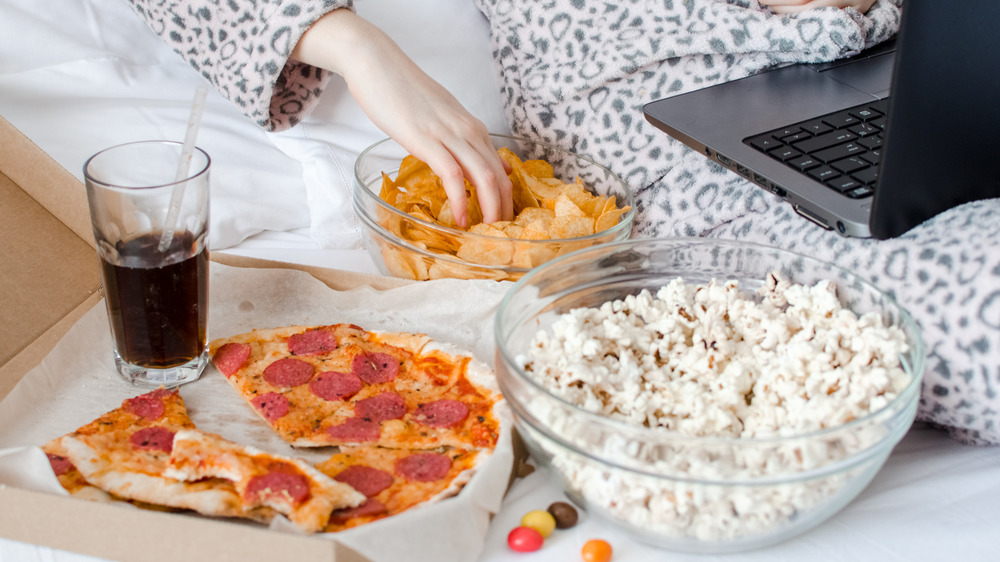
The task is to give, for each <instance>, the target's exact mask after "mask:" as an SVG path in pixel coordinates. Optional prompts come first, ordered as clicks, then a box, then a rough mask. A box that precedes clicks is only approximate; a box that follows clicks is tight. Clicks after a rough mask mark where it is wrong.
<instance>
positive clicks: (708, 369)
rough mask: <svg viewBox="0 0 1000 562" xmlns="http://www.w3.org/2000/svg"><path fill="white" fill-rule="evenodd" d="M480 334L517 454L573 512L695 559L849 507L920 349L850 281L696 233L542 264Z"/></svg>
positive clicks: (892, 431) (870, 290)
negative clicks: (492, 348) (486, 337)
mask: <svg viewBox="0 0 1000 562" xmlns="http://www.w3.org/2000/svg"><path fill="white" fill-rule="evenodd" d="M494 333H495V337H496V343H497V346H496V349H497V351H496V369H497V376H498V379H499V383H500V387H501V390H502V392H503V394H504V396H505V397H506V399H507V401H508V402H509V403H510V405H511V408H512V409H513V411H514V415H515V423H516V426H517V428H518V430H519V433H520V434H521V435H522V437H523V438H524V440H525V442H526V444H527V445H528V448H529V450H530V451H531V454H532V456H533V457H534V458H535V459H537V460H538V462H539V463H540V464H541V465H543V466H546V467H547V468H548V470H549V472H550V473H551V474H552V475H553V477H554V478H557V479H558V480H559V481H560V483H561V485H563V486H564V487H565V489H566V491H567V493H568V494H570V496H571V497H573V498H574V500H576V501H577V502H579V504H580V505H581V506H583V507H584V508H585V509H586V510H587V511H588V513H590V514H591V515H594V516H597V517H601V518H603V519H606V520H607V521H609V522H611V523H613V524H615V525H617V526H618V527H620V528H622V529H624V530H626V531H627V532H628V533H630V534H631V535H633V536H634V537H635V538H637V539H639V540H642V541H645V542H649V543H653V544H656V545H659V546H662V547H665V548H667V549H672V550H679V551H685V552H696V553H723V552H737V551H743V550H749V549H754V548H759V547H763V546H767V545H770V544H774V543H777V542H781V541H784V540H787V539H789V538H792V537H795V536H797V535H799V534H801V533H803V532H805V531H807V530H809V529H811V528H813V527H814V526H816V525H818V524H820V523H822V522H823V521H825V520H826V519H828V518H829V517H831V516H832V515H834V514H835V513H837V512H838V511H839V510H840V509H841V508H843V507H844V506H845V505H847V504H848V503H849V502H850V501H851V500H853V499H854V498H855V497H856V496H857V495H858V493H860V492H861V490H862V489H864V487H865V486H866V485H867V484H868V483H869V482H870V481H871V479H872V478H873V477H874V475H875V474H876V473H877V472H878V470H879V469H880V468H881V466H882V465H883V463H884V462H885V460H886V458H887V457H888V456H889V454H890V452H891V451H892V449H893V447H894V446H895V445H896V443H897V442H898V441H899V440H900V439H901V438H902V437H903V435H904V434H905V433H906V431H907V430H908V429H909V427H910V425H911V423H912V422H913V419H914V416H915V414H916V408H917V402H918V398H919V391H920V380H921V376H922V370H923V357H924V347H923V344H922V342H921V338H920V333H919V330H918V328H917V326H916V324H915V323H914V321H913V320H912V318H911V317H910V315H909V314H908V313H907V311H906V310H904V309H903V308H901V307H900V306H899V304H897V303H896V302H895V300H893V299H892V298H891V297H890V296H889V295H887V294H886V293H885V292H883V291H881V290H879V289H878V288H877V287H875V286H874V285H872V284H870V283H868V282H867V281H865V280H864V279H862V278H861V277H859V276H857V275H855V274H854V273H852V272H850V271H847V270H844V269H841V268H839V267H837V266H835V265H832V264H829V263H826V262H823V261H820V260H817V259H814V258H811V257H809V256H805V255H800V254H796V253H792V252H788V251H784V250H780V249H776V248H770V247H765V246H760V245H754V244H749V243H742V242H736V241H726V240H719V239H705V238H675V239H645V240H628V241H624V242H615V243H609V244H605V245H602V246H598V247H594V248H589V249H584V250H580V251H577V252H574V253H572V254H569V255H566V256H562V257H560V258H558V259H556V260H553V261H551V262H549V263H547V264H545V265H543V266H542V267H539V268H537V269H535V270H534V271H532V272H530V273H528V274H527V275H525V276H524V277H523V278H522V279H521V280H519V281H518V282H517V283H516V284H515V285H514V286H513V287H512V289H511V290H510V291H509V292H508V294H507V295H506V296H505V297H504V299H503V301H502V302H501V304H500V307H499V310H498V313H497V316H496V320H495V326H494Z"/></svg>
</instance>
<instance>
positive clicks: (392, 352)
mask: <svg viewBox="0 0 1000 562" xmlns="http://www.w3.org/2000/svg"><path fill="white" fill-rule="evenodd" d="M209 348H210V353H211V355H212V357H213V363H214V365H215V367H216V368H217V369H218V370H219V372H221V373H222V374H223V375H224V376H225V377H226V378H227V379H228V380H229V382H230V384H232V386H233V387H234V388H236V390H237V391H238V392H239V393H240V395H241V396H243V398H244V399H245V400H246V401H247V402H248V403H249V404H250V405H251V406H252V407H253V409H254V411H256V412H257V414H258V415H259V416H260V417H261V418H262V419H263V420H264V421H265V422H267V423H268V424H269V425H270V426H271V427H272V428H273V429H274V430H275V431H276V432H277V433H278V434H279V435H281V437H282V438H283V439H285V440H286V441H288V442H289V443H291V444H292V445H294V446H298V447H322V446H329V445H361V444H365V445H378V446H382V447H389V448H414V449H434V448H440V447H444V446H449V447H456V448H464V449H480V448H486V449H491V448H493V447H494V446H495V444H496V441H497V438H498V433H499V430H500V423H499V416H498V415H497V411H496V409H497V408H498V407H499V405H500V403H501V400H502V399H501V396H500V392H499V389H498V387H497V385H496V380H495V377H494V375H493V372H492V370H491V369H490V368H489V367H488V366H486V364H485V363H483V362H482V361H479V360H478V359H476V358H475V357H473V356H472V355H471V354H470V353H468V352H465V351H462V350H459V349H457V348H455V347H453V346H448V345H444V344H441V343H438V342H435V341H432V339H431V338H429V337H428V336H426V335H424V334H409V333H404V332H373V331H366V330H364V329H362V328H360V327H358V326H355V325H349V324H335V325H330V326H312V327H310V326H290V327H285V328H276V329H270V330H254V331H252V332H249V333H246V334H240V335H236V336H232V337H229V338H223V339H219V340H215V341H213V342H211V343H210V346H209Z"/></svg>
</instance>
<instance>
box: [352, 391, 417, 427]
mask: <svg viewBox="0 0 1000 562" xmlns="http://www.w3.org/2000/svg"><path fill="white" fill-rule="evenodd" d="M354 415H355V416H356V417H359V418H363V419H365V420H368V421H373V422H382V421H386V420H398V419H399V418H401V417H403V416H405V415H406V403H405V402H403V397H402V396H400V395H398V394H396V393H395V392H383V393H382V394H376V395H375V396H372V397H371V398H363V399H361V400H358V401H357V402H356V403H355V404H354Z"/></svg>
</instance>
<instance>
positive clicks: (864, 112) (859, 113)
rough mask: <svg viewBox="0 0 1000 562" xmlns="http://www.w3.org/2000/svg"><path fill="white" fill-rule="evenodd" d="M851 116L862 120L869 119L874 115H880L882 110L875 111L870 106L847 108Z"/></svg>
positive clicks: (874, 116) (873, 117)
mask: <svg viewBox="0 0 1000 562" xmlns="http://www.w3.org/2000/svg"><path fill="white" fill-rule="evenodd" d="M848 113H850V114H851V115H852V116H854V117H857V118H858V119H860V120H862V121H868V120H869V119H875V118H876V117H881V116H882V112H881V111H877V110H875V109H874V108H872V107H859V108H857V109H850V110H848Z"/></svg>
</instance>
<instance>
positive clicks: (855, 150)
mask: <svg viewBox="0 0 1000 562" xmlns="http://www.w3.org/2000/svg"><path fill="white" fill-rule="evenodd" d="M867 151H868V149H867V148H865V147H863V146H861V145H860V144H858V143H856V142H849V143H845V144H838V145H837V146H834V147H831V148H827V149H826V150H820V151H819V152H815V153H813V155H812V156H813V158H815V159H817V160H820V161H822V162H826V163H830V162H833V161H834V160H840V159H841V158H847V157H848V156H856V155H858V154H862V153H864V152H867Z"/></svg>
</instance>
